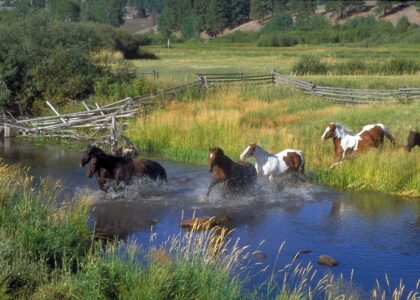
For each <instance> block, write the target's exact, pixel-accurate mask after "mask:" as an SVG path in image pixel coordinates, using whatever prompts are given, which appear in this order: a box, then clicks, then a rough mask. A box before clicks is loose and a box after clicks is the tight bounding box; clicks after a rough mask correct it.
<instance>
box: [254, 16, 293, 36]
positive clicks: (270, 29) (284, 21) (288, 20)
mask: <svg viewBox="0 0 420 300" xmlns="http://www.w3.org/2000/svg"><path fill="white" fill-rule="evenodd" d="M292 27H293V18H292V16H291V15H290V14H288V13H282V14H278V15H276V16H274V17H273V18H272V19H271V20H270V21H268V22H267V24H265V26H264V27H263V29H262V30H261V31H262V32H263V33H279V32H281V31H285V30H289V29H290V28H292Z"/></svg>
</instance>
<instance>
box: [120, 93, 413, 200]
mask: <svg viewBox="0 0 420 300" xmlns="http://www.w3.org/2000/svg"><path fill="white" fill-rule="evenodd" d="M419 113H420V105H419V104H418V103H411V104H371V105H358V106H350V105H339V104H332V103H328V102H326V101H324V100H322V99H320V98H316V97H312V96H308V95H307V94H304V93H302V92H300V91H296V90H292V89H290V88H280V87H267V86H264V87H260V88H257V87H247V86H236V87H231V88H227V87H225V88H221V89H220V90H214V91H209V92H208V93H207V95H205V96H204V97H203V99H202V100H199V101H194V102H193V101H190V100H188V101H183V100H182V99H180V100H179V101H175V102H172V103H170V104H169V105H168V106H167V107H165V108H163V109H159V110H157V111H154V112H152V113H151V114H149V115H147V116H145V117H141V118H139V119H137V120H136V121H133V122H132V123H131V124H130V126H129V130H128V136H129V137H130V138H131V139H132V140H133V141H134V142H135V143H136V145H137V146H138V147H139V149H140V150H141V151H144V152H153V153H160V154H161V155H164V156H165V157H168V158H171V159H175V160H179V161H185V162H191V163H196V164H204V163H206V160H207V149H208V148H209V147H210V146H219V147H221V148H222V149H224V150H225V153H227V155H229V156H230V157H231V158H233V159H239V154H240V153H241V151H243V149H244V148H245V146H247V145H248V144H249V143H250V142H257V143H259V144H260V145H261V146H263V147H264V148H265V149H268V150H269V151H271V152H279V151H280V150H282V149H286V148H294V149H301V150H303V152H304V154H305V158H306V170H307V172H308V173H309V174H311V175H312V176H313V177H314V178H315V180H316V181H317V182H319V183H324V184H328V185H332V186H336V187H339V188H353V189H364V190H372V191H382V192H386V193H390V194H399V195H407V196H420V185H419V182H420V180H419V170H420V169H419V168H420V163H419V162H420V158H419V156H418V155H416V151H415V152H412V153H407V152H405V151H404V150H403V149H402V146H403V144H404V143H405V142H406V138H407V135H408V132H409V130H410V129H412V130H415V129H417V130H418V129H419V128H418V126H419V125H418V120H417V117H416V116H417V115H418V114H419ZM332 121H335V122H339V123H341V124H343V125H346V126H348V127H349V128H352V129H354V131H355V132H358V131H359V130H360V129H361V128H362V127H363V126H364V125H366V124H374V123H383V124H385V125H386V126H387V128H388V129H389V130H390V132H391V133H392V134H393V135H394V137H395V138H396V140H397V144H398V146H397V147H391V146H390V143H389V141H385V146H384V148H383V149H382V150H378V149H372V150H371V151H368V152H367V153H363V154H358V155H357V156H356V155H355V156H354V157H353V158H352V159H349V160H347V161H345V162H344V163H343V164H342V165H341V166H340V167H338V168H336V169H333V170H331V169H329V166H330V165H331V163H332V161H333V160H334V152H333V145H332V141H330V140H329V141H326V142H325V143H322V141H321V139H320V137H321V135H322V133H323V131H324V130H325V128H326V126H327V125H328V123H330V122H332Z"/></svg>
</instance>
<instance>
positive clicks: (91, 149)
mask: <svg viewBox="0 0 420 300" xmlns="http://www.w3.org/2000/svg"><path fill="white" fill-rule="evenodd" d="M88 163H90V164H89V169H88V172H87V175H88V177H89V178H91V177H92V176H93V175H95V177H96V180H97V182H98V184H99V187H100V189H101V190H104V191H106V188H105V185H106V183H107V182H108V181H109V180H115V181H116V183H117V184H119V183H120V182H122V181H123V182H124V183H126V184H129V182H130V180H131V179H132V177H133V176H141V177H145V176H146V177H149V178H151V179H152V180H155V181H156V180H157V179H160V180H162V181H165V182H166V181H167V175H166V171H165V169H164V168H163V167H162V166H161V165H160V164H159V163H158V162H156V161H152V160H149V159H139V160H133V159H131V158H130V157H126V156H115V155H108V154H106V153H105V152H104V151H103V150H102V149H100V148H98V147H96V146H88V148H87V149H86V151H85V152H84V153H83V156H82V159H81V161H80V166H81V167H84V166H85V165H86V164H88Z"/></svg>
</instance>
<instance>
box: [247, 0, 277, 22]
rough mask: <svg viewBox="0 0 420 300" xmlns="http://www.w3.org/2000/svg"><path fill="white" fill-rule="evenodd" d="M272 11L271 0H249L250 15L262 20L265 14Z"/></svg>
mask: <svg viewBox="0 0 420 300" xmlns="http://www.w3.org/2000/svg"><path fill="white" fill-rule="evenodd" d="M272 12H273V1H272V0H251V17H252V18H254V19H256V20H259V21H263V20H264V18H265V16H266V15H268V14H270V13H272Z"/></svg>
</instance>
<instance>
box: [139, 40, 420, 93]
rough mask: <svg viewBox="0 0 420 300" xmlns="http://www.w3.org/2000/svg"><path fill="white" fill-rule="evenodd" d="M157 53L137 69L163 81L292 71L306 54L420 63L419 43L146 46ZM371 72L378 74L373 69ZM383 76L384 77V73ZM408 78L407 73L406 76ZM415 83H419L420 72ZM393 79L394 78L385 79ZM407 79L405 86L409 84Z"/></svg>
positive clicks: (337, 60)
mask: <svg viewBox="0 0 420 300" xmlns="http://www.w3.org/2000/svg"><path fill="white" fill-rule="evenodd" d="M145 49H147V50H148V51H151V52H153V53H155V54H156V55H157V56H158V57H159V58H160V59H159V60H137V61H135V62H134V63H135V66H136V68H137V69H138V70H153V69H156V70H158V71H159V74H160V76H159V80H160V82H167V81H171V79H173V81H174V82H183V81H184V80H185V78H187V80H190V81H191V80H195V79H196V78H197V77H196V73H200V72H201V73H210V72H211V73H213V72H216V73H227V72H239V71H240V70H242V71H243V72H245V73H248V74H267V73H269V72H270V71H271V70H272V69H276V70H277V71H281V72H285V73H290V72H291V70H292V67H293V65H294V64H295V63H296V62H298V61H299V59H300V58H301V57H304V56H308V55H311V56H317V57H319V58H320V59H321V61H322V62H324V63H326V64H328V65H334V64H338V63H342V64H344V63H345V64H348V63H349V62H350V61H354V60H357V61H361V62H362V63H365V64H367V65H369V66H370V65H377V64H382V63H384V62H389V61H391V60H393V59H396V58H404V59H406V60H410V61H413V62H416V63H417V64H420V56H419V55H418V45H380V46H374V47H361V46H357V45H351V44H349V45H297V46H295V47H264V48H261V47H257V46H256V45H253V44H251V43H222V42H216V41H214V42H211V41H210V42H204V43H192V42H190V43H184V44H174V45H173V47H172V48H171V49H167V48H165V47H163V46H148V47H145ZM341 74H343V73H341ZM372 74H373V75H374V74H378V73H377V72H372ZM382 77H383V76H382ZM407 77H408V76H407ZM414 78H416V79H415V80H414V81H415V82H414V83H417V84H416V86H420V77H419V75H416V76H414ZM383 80H385V81H388V82H391V81H392V80H388V79H386V77H385V79H383ZM410 83H411V82H408V83H407V84H404V85H410Z"/></svg>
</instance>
